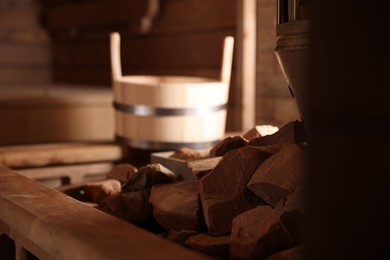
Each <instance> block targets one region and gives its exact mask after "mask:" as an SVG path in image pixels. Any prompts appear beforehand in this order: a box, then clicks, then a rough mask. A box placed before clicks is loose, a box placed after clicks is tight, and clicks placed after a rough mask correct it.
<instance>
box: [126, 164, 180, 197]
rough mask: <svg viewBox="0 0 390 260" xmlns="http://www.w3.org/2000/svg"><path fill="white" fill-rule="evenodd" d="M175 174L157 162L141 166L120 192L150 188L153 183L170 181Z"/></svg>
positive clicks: (173, 178)
mask: <svg viewBox="0 0 390 260" xmlns="http://www.w3.org/2000/svg"><path fill="white" fill-rule="evenodd" d="M175 177H176V176H175V174H174V173H173V172H172V171H171V170H169V169H168V168H166V167H164V166H163V165H161V164H159V163H152V164H148V165H146V166H143V167H141V168H140V169H139V170H138V172H137V173H136V174H134V175H132V176H131V177H130V178H129V179H128V180H127V181H126V183H125V184H123V186H122V192H131V191H137V190H150V188H152V186H153V185H155V184H160V183H170V182H172V181H174V180H175Z"/></svg>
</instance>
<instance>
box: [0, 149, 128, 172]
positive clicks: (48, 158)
mask: <svg viewBox="0 0 390 260" xmlns="http://www.w3.org/2000/svg"><path fill="white" fill-rule="evenodd" d="M124 157H125V150H124V149H123V147H122V146H120V145H118V144H115V143H53V144H32V145H15V146H1V147H0V164H3V165H5V166H8V167H10V168H13V169H15V168H29V167H43V166H48V165H59V164H61V165H63V164H76V163H87V162H107V161H108V162H112V161H120V160H122V159H123V158H124Z"/></svg>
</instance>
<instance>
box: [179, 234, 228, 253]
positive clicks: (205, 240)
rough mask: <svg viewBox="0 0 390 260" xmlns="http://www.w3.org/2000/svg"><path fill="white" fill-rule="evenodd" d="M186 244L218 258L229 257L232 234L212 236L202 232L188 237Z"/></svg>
mask: <svg viewBox="0 0 390 260" xmlns="http://www.w3.org/2000/svg"><path fill="white" fill-rule="evenodd" d="M185 245H186V246H188V247H190V248H192V249H194V250H196V251H198V252H201V253H204V254H207V255H210V256H213V257H216V258H218V259H229V251H230V236H210V235H209V234H206V233H200V234H198V235H195V236H191V237H190V238H188V239H187V240H186V241H185Z"/></svg>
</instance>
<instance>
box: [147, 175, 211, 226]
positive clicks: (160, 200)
mask: <svg viewBox="0 0 390 260" xmlns="http://www.w3.org/2000/svg"><path fill="white" fill-rule="evenodd" d="M149 202H150V203H151V204H152V206H153V216H154V218H155V220H156V221H157V223H159V224H160V225H161V227H163V228H164V229H176V230H199V229H202V228H205V224H204V218H203V214H202V209H201V206H200V201H199V183H198V181H196V180H195V181H194V180H187V181H179V182H175V183H171V184H161V185H155V186H153V187H152V191H151V193H150V198H149Z"/></svg>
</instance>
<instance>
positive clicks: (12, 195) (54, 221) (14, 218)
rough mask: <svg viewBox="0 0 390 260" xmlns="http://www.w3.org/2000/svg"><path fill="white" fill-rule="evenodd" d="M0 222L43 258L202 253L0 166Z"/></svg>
mask: <svg viewBox="0 0 390 260" xmlns="http://www.w3.org/2000/svg"><path fill="white" fill-rule="evenodd" d="M0 208H1V211H0V222H1V225H0V227H6V228H4V230H1V231H2V232H6V234H7V235H8V236H10V237H11V238H12V239H14V240H15V241H17V242H18V243H19V245H20V246H21V247H23V248H25V249H26V250H29V251H30V252H32V253H33V254H35V255H36V256H37V257H39V258H41V259H42V258H43V259H54V258H55V259H75V260H77V259H124V258H131V259H133V258H134V259H165V258H169V259H207V257H206V256H203V255H201V254H199V253H196V252H194V251H191V250H190V249H186V248H184V247H182V246H180V245H177V244H174V243H171V242H169V241H167V240H164V239H163V238H160V237H158V236H156V235H154V234H152V233H149V232H147V231H145V230H143V229H141V228H139V227H136V226H134V225H132V224H130V223H127V222H125V221H123V220H120V219H118V218H115V217H113V216H111V215H108V214H106V213H104V212H102V211H99V210H97V209H95V208H93V207H88V206H85V205H83V204H82V203H81V202H79V201H77V200H74V199H72V198H70V197H68V196H66V195H65V194H63V193H61V192H59V191H56V190H54V189H50V188H48V187H45V186H44V185H41V184H38V183H37V182H35V181H33V180H31V179H29V178H26V177H24V176H21V175H19V174H17V173H15V172H11V171H10V170H7V169H5V168H0Z"/></svg>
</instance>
